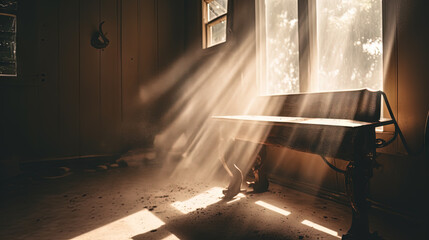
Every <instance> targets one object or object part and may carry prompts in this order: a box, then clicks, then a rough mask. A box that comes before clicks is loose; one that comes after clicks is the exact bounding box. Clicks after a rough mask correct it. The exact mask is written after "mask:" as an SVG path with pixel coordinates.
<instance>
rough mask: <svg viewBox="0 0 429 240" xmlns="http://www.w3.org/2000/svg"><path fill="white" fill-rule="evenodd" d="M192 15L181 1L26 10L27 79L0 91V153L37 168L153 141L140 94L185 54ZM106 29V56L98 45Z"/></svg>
mask: <svg viewBox="0 0 429 240" xmlns="http://www.w3.org/2000/svg"><path fill="white" fill-rule="evenodd" d="M184 12H185V9H184V1H183V0H180V1H174V0H127V1H122V0H85V1H84V0H79V1H66V0H37V1H22V2H20V7H19V18H18V25H19V27H18V45H19V46H18V62H19V71H20V72H19V80H18V81H17V82H7V84H5V83H4V82H1V83H0V84H1V94H2V97H1V106H2V108H1V109H0V112H1V115H2V118H1V119H2V121H1V122H0V124H1V139H2V141H3V142H4V141H5V139H7V141H8V143H7V144H6V146H5V147H2V149H6V148H7V149H9V150H10V151H9V152H10V153H11V154H16V155H20V156H26V157H25V158H23V160H22V161H33V160H34V161H37V160H41V159H50V160H54V159H58V158H63V157H71V158H73V157H79V156H83V155H94V154H109V153H118V152H120V151H123V150H124V148H123V145H122V141H121V138H122V137H125V138H126V139H131V141H133V139H134V140H136V142H138V143H141V142H142V141H141V139H145V140H148V139H149V140H148V141H146V143H148V142H149V141H150V137H149V138H148V137H147V136H145V135H148V132H147V131H146V130H148V129H147V126H145V127H146V129H145V127H142V126H143V125H144V124H142V123H144V122H145V121H148V120H147V119H145V117H147V113H146V115H145V114H142V112H143V111H144V110H143V109H142V104H141V102H140V101H139V90H140V87H142V86H144V84H146V83H148V81H150V80H153V81H156V80H157V79H156V77H157V74H158V73H159V64H160V63H161V64H162V66H163V67H164V68H167V67H168V66H169V64H170V63H173V62H174V60H175V59H176V58H177V57H178V56H179V55H180V54H181V53H183V48H184V32H185V29H184ZM101 21H105V24H104V32H107V37H108V38H109V40H110V45H109V46H108V47H107V48H106V49H105V50H97V49H95V48H93V47H92V46H91V45H90V41H91V35H92V34H93V33H94V31H96V30H98V25H99V23H100V22H101ZM160 28H162V29H160ZM155 108H156V106H155ZM149 114H150V113H149ZM150 134H152V133H150ZM151 136H152V135H151ZM139 141H140V142H139ZM137 146H142V145H141V144H140V145H137ZM4 156H6V154H5V153H3V154H2V157H4Z"/></svg>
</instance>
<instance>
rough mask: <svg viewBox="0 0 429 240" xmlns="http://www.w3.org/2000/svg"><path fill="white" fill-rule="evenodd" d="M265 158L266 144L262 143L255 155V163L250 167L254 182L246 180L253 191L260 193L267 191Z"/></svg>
mask: <svg viewBox="0 0 429 240" xmlns="http://www.w3.org/2000/svg"><path fill="white" fill-rule="evenodd" d="M266 158H267V150H266V146H265V145H262V147H261V150H260V151H259V154H258V155H257V156H256V159H255V163H254V164H253V167H252V169H251V170H252V172H253V176H254V178H255V181H254V182H248V184H249V187H251V188H253V192H255V193H262V192H266V191H268V185H269V182H268V174H267V172H266V169H265V161H266Z"/></svg>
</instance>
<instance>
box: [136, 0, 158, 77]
mask: <svg viewBox="0 0 429 240" xmlns="http://www.w3.org/2000/svg"><path fill="white" fill-rule="evenodd" d="M138 9H139V14H138V32H139V36H138V39H139V44H140V47H139V56H138V57H139V65H138V77H139V79H140V81H139V82H140V84H144V83H147V81H148V80H151V79H152V78H153V77H155V75H156V73H157V68H158V62H157V54H158V51H157V48H158V31H157V30H158V29H157V17H158V14H157V4H156V1H155V0H150V1H148V0H139V2H138Z"/></svg>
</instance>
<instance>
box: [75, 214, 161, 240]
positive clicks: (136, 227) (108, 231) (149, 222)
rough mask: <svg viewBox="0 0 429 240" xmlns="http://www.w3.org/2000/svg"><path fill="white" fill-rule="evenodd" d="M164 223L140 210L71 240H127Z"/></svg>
mask: <svg viewBox="0 0 429 240" xmlns="http://www.w3.org/2000/svg"><path fill="white" fill-rule="evenodd" d="M164 224H165V223H164V222H163V221H162V220H161V219H159V218H158V217H156V216H155V215H154V214H152V213H151V212H149V211H148V210H146V209H145V210H142V211H139V212H137V213H134V214H131V215H129V216H126V217H124V218H121V219H119V220H117V221H114V222H111V223H109V224H106V225H104V226H102V227H99V228H97V229H94V230H92V231H90V232H87V233H85V234H82V235H80V236H77V237H75V238H72V239H71V240H98V239H99V240H128V239H132V237H133V236H136V235H139V234H143V233H146V232H149V231H151V230H153V229H157V228H159V227H161V226H162V225H164Z"/></svg>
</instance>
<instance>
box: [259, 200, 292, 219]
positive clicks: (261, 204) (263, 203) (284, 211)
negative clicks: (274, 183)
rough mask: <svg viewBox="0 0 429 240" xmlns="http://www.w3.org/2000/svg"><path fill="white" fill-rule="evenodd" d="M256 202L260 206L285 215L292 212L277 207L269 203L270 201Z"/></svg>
mask: <svg viewBox="0 0 429 240" xmlns="http://www.w3.org/2000/svg"><path fill="white" fill-rule="evenodd" d="M255 203H256V204H257V205H259V206H262V207H264V208H266V209H269V210H271V211H274V212H277V213H280V214H281V215H284V216H288V215H289V214H291V212H289V211H286V210H283V209H281V208H278V207H276V206H273V205H271V204H269V203H266V202H264V201H257V202H255Z"/></svg>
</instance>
